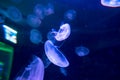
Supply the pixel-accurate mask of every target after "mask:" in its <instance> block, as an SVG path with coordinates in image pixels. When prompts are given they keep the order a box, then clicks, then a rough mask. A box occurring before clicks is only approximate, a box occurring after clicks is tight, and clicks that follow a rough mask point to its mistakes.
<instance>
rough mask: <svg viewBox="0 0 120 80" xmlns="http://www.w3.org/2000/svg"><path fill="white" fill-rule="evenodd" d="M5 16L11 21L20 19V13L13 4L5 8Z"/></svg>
mask: <svg viewBox="0 0 120 80" xmlns="http://www.w3.org/2000/svg"><path fill="white" fill-rule="evenodd" d="M7 17H8V18H9V19H11V20H12V21H15V22H19V21H21V20H22V18H23V17H22V13H21V12H20V10H19V9H18V8H16V7H15V6H10V7H8V9H7Z"/></svg>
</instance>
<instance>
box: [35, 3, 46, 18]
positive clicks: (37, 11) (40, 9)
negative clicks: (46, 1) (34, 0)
mask: <svg viewBox="0 0 120 80" xmlns="http://www.w3.org/2000/svg"><path fill="white" fill-rule="evenodd" d="M33 12H34V13H35V15H36V16H38V17H39V18H40V19H43V18H44V6H43V5H41V4H36V5H35V7H34V10H33Z"/></svg>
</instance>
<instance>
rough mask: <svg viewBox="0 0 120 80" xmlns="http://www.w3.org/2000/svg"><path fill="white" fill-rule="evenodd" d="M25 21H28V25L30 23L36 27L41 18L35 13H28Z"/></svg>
mask: <svg viewBox="0 0 120 80" xmlns="http://www.w3.org/2000/svg"><path fill="white" fill-rule="evenodd" d="M27 23H28V25H30V26H31V27H33V28H38V27H39V26H40V24H41V20H40V18H39V17H37V16H36V15H34V14H29V15H28V16H27Z"/></svg>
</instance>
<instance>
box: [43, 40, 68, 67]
mask: <svg viewBox="0 0 120 80" xmlns="http://www.w3.org/2000/svg"><path fill="white" fill-rule="evenodd" d="M44 49H45V54H46V56H47V58H48V59H49V60H50V61H51V62H52V63H53V64H55V65H57V66H59V67H68V66H69V62H68V60H67V59H66V57H65V56H64V55H63V54H62V52H61V51H59V50H58V49H57V47H55V45H54V44H53V43H52V42H51V41H50V40H47V41H46V42H45V45H44Z"/></svg>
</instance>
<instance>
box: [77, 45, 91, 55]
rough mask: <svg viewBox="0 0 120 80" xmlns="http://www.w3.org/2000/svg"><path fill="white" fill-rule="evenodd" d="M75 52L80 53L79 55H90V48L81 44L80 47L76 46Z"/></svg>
mask: <svg viewBox="0 0 120 80" xmlns="http://www.w3.org/2000/svg"><path fill="white" fill-rule="evenodd" d="M75 52H76V54H77V55H78V56H81V57H82V56H86V55H88V54H89V52H90V51H89V49H88V48H86V47H84V46H80V47H76V48H75Z"/></svg>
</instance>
